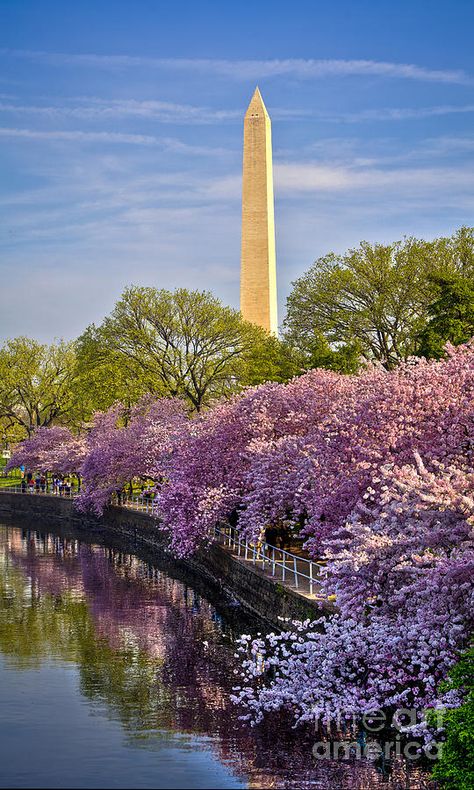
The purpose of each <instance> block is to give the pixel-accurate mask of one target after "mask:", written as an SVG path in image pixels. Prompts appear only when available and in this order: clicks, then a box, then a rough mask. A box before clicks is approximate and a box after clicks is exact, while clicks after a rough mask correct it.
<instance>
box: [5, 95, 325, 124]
mask: <svg viewBox="0 0 474 790" xmlns="http://www.w3.org/2000/svg"><path fill="white" fill-rule="evenodd" d="M5 99H9V101H5ZM12 99H13V101H12ZM14 99H15V97H13V96H8V95H2V94H0V112H4V113H9V114H13V115H37V116H42V117H45V118H61V117H64V118H80V119H83V120H92V121H93V120H108V119H109V118H143V119H152V120H156V121H160V123H172V124H186V125H190V124H191V125H192V124H204V125H205V124H215V123H223V122H238V123H241V122H242V119H243V109H242V107H240V108H239V109H235V110H220V109H212V108H210V107H200V106H194V105H191V104H174V103H173V102H165V101H158V100H156V99H148V100H142V101H139V100H137V99H108V98H97V97H91V96H89V97H77V98H75V97H72V98H70V99H67V102H68V104H64V103H63V104H51V103H50V104H18V103H17V102H15V101H14ZM50 101H51V99H50ZM53 101H54V100H53ZM63 101H64V100H63ZM270 111H271V116H272V118H273V120H278V121H286V120H294V119H297V118H309V117H311V116H313V115H315V113H313V112H312V111H311V110H307V109H306V110H300V109H293V108H285V107H271V108H270ZM318 116H319V114H318Z"/></svg>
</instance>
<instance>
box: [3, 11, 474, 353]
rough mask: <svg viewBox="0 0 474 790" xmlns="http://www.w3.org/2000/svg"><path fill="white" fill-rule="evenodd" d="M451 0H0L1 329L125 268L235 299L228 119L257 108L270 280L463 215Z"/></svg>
mask: <svg viewBox="0 0 474 790" xmlns="http://www.w3.org/2000/svg"><path fill="white" fill-rule="evenodd" d="M473 23H474V5H473V4H472V3H471V2H464V0H454V2H436V0H431V2H428V1H426V2H420V1H417V0H411V2H405V0H397V2H395V1H393V2H386V0H371V1H370V2H369V1H368V0H357V2H356V1H355V0H352V1H351V2H341V1H338V0H332V2H325V1H320V2H318V0H312V1H311V2H305V1H304V0H294V2H292V3H290V2H278V0H274V1H273V2H267V1H266V0H259V2H253V3H251V2H246V0H241V2H239V3H224V2H223V0H221V1H220V2H199V0H195V2H179V0H178V1H176V0H175V1H174V2H160V1H159V0H154V1H153V2H152V1H147V0H134V2H131V0H129V1H128V2H123V1H121V0H115V1H114V2H112V1H111V0H101V1H100V2H97V0H94V2H89V1H88V0H81V1H80V2H79V0H76V2H71V0H54V1H53V0H49V1H48V0H0V115H1V117H0V172H1V178H0V204H1V206H0V212H1V213H0V216H1V225H0V276H1V280H0V337H11V336H15V335H18V334H27V335H30V336H33V337H37V338H39V339H41V340H51V339H52V338H53V337H67V338H71V337H74V336H76V335H77V334H79V333H80V332H81V330H82V329H83V328H84V327H85V326H86V325H87V324H88V323H90V322H92V321H95V322H99V321H100V320H101V318H102V317H103V316H104V315H105V314H107V313H108V312H109V311H110V310H111V308H112V307H113V304H114V302H115V300H116V299H117V298H118V296H119V295H120V293H121V291H122V290H123V288H124V286H125V285H127V284H131V283H136V284H144V285H153V286H156V287H160V288H161V287H164V288H174V287H179V286H185V287H194V288H203V289H204V288H205V289H210V290H212V291H214V293H216V294H217V295H218V296H219V297H220V298H221V299H222V300H223V301H224V302H226V303H228V304H231V305H233V306H236V307H237V306H238V284H239V256H240V178H241V146H242V118H243V114H244V112H245V109H246V106H247V104H248V102H249V100H250V97H251V94H252V92H253V90H254V88H255V85H256V84H257V83H258V85H259V86H260V89H261V91H262V94H263V97H264V100H265V102H266V104H267V107H268V110H269V112H270V115H271V117H272V121H273V144H274V165H275V211H276V223H277V265H278V284H279V296H280V304H281V315H283V310H284V303H285V299H286V296H287V295H288V292H289V290H290V287H291V281H292V280H294V279H295V278H296V277H298V276H299V275H300V274H302V273H303V272H304V271H305V270H306V269H307V268H308V267H309V266H310V265H311V263H312V261H313V260H314V259H315V258H317V257H318V256H320V255H323V254H325V253H327V252H328V251H330V250H335V251H344V250H345V249H347V248H348V247H350V246H354V245H356V244H357V243H358V242H359V241H360V240H362V239H367V240H369V241H392V240H395V239H397V238H401V237H402V236H403V235H416V236H419V237H425V238H431V237H434V236H438V235H443V234H450V233H452V232H453V231H454V230H455V229H456V228H458V227H459V226H461V225H463V224H468V225H472V224H474V219H473V218H474V134H473V132H472V124H473V120H474V62H473V60H474V49H473V47H472V29H473Z"/></svg>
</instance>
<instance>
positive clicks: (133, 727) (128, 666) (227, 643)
mask: <svg viewBox="0 0 474 790" xmlns="http://www.w3.org/2000/svg"><path fill="white" fill-rule="evenodd" d="M246 629H248V622H247V623H244V624H243V623H241V622H235V623H234V624H233V623H232V619H231V618H229V617H228V616H227V614H226V615H224V616H222V614H220V613H219V610H218V609H216V607H215V606H213V605H212V604H211V603H210V602H209V600H207V599H205V598H203V597H202V596H201V595H200V594H199V593H198V592H196V591H195V590H193V589H191V588H190V587H187V586H186V585H185V584H183V583H182V582H180V581H178V580H176V579H174V578H172V577H171V576H170V575H169V574H168V573H166V572H164V571H163V570H160V568H159V567H155V566H151V565H148V564H147V563H145V562H144V561H142V560H140V559H138V558H137V557H136V556H133V555H130V554H125V553H122V552H120V551H117V550H112V549H109V548H104V547H103V546H98V545H91V544H89V543H87V542H80V541H78V540H75V539H71V538H70V537H64V536H61V535H59V534H55V533H53V532H48V531H41V532H38V531H35V530H25V529H21V528H19V527H11V526H9V527H7V526H0V653H1V655H2V656H3V660H2V663H3V670H0V682H1V684H2V685H1V686H0V690H1V689H2V688H3V687H4V686H5V688H10V689H12V688H13V689H16V688H18V689H22V690H23V696H24V695H25V693H26V692H25V689H28V694H29V695H31V697H32V699H31V700H30V702H31V705H32V711H33V710H34V706H35V693H36V692H35V688H38V705H39V704H40V694H39V686H38V683H39V682H40V679H41V683H42V684H44V683H51V684H52V685H51V689H48V694H47V697H46V702H44V700H43V697H41V704H42V705H43V704H44V705H45V706H46V716H49V717H51V719H52V720H53V719H55V717H58V716H59V712H58V706H59V705H60V704H61V701H60V699H59V696H60V698H61V699H63V698H64V694H66V700H68V701H66V703H65V708H66V714H65V715H66V720H67V716H68V715H69V718H70V723H71V727H72V724H73V716H74V717H75V718H74V724H75V726H76V725H77V722H78V721H79V720H80V721H81V722H82V719H81V715H82V714H83V712H84V711H83V707H84V705H87V706H88V707H87V714H88V718H86V719H85V720H84V722H85V723H84V724H83V725H81V726H82V729H81V730H80V731H79V732H80V734H79V735H77V733H76V734H75V736H74V738H75V739H74V744H73V746H74V753H75V755H77V757H78V765H79V767H77V765H76V766H75V767H74V771H75V772H76V773H75V774H74V775H72V773H73V769H72V767H71V769H70V770H71V773H70V774H69V775H68V776H64V775H62V774H61V771H62V769H61V767H60V765H59V764H58V761H56V762H55V761H54V759H53V760H52V761H51V763H48V764H46V767H45V768H44V771H46V774H44V776H45V777H46V781H47V783H48V786H51V787H53V786H58V787H59V786H63V787H67V786H75V787H78V786H80V787H97V786H101V784H102V786H111V787H122V786H128V784H129V782H130V779H129V777H127V775H126V769H127V767H129V766H132V767H133V770H134V773H133V783H134V786H137V787H179V786H182V787H208V786H210V783H212V782H214V784H213V785H212V786H215V787H220V786H227V787H242V786H249V787H262V788H267V787H268V788H270V787H281V788H287V787H288V788H300V787H315V788H325V789H326V788H328V789H329V790H332V788H334V789H335V788H359V789H360V790H363V788H377V787H386V788H388V790H394V789H395V788H397V789H398V788H400V789H401V788H422V787H428V782H427V780H426V778H424V777H423V774H421V773H420V772H417V771H415V770H414V771H411V772H410V773H409V774H407V770H406V767H405V765H404V764H403V763H402V764H400V765H396V766H395V767H394V768H393V769H392V771H391V773H390V775H388V776H387V775H386V776H382V775H381V773H380V772H378V771H376V769H375V768H374V767H373V766H372V765H371V764H370V763H367V762H364V761H357V762H344V761H338V762H336V761H329V760H328V761H319V762H317V763H316V762H315V760H314V758H313V757H312V755H311V747H312V743H313V742H314V740H315V739H314V737H311V734H310V733H306V734H303V733H301V732H294V731H292V732H286V731H284V729H283V725H282V724H281V722H279V721H277V722H272V723H271V725H270V724H266V725H265V726H264V727H258V728H254V729H250V728H249V727H248V726H247V725H245V724H244V723H243V722H240V721H239V720H238V711H237V710H236V709H235V708H234V707H233V706H232V704H231V703H230V702H229V692H230V690H231V688H232V685H233V684H234V681H235V675H234V670H236V669H237V661H236V659H235V658H234V648H233V640H234V638H235V636H236V635H237V634H239V633H240V632H241V631H242V630H246ZM64 668H67V669H73V670H74V671H75V672H76V673H77V675H78V681H79V689H77V688H75V687H73V686H72V685H71V684H69V685H67V682H65V681H64V678H63V675H58V674H55V673H59V670H60V669H61V670H64ZM39 670H41V673H42V674H40V675H38V678H37V679H36V676H34V677H33V682H31V683H30V682H29V680H28V678H30V673H32V672H36V673H38V671H39ZM46 670H48V672H46ZM51 671H52V675H51ZM48 673H49V674H48ZM67 677H69V676H67ZM51 678H52V679H51ZM60 678H61V679H60ZM30 679H31V678H30ZM35 682H36V686H35ZM59 683H61V689H60V692H61V693H60V695H59V688H58V684H59ZM55 684H56V685H55ZM41 691H42V692H44V691H45V689H44V685H43V686H42V687H41ZM19 694H20V691H18V694H16V692H15V693H13V692H12V693H11V695H10V696H8V699H7V706H8V705H10V706H11V708H12V709H14V710H17V709H18V705H19V700H20V697H19ZM78 699H79V702H80V705H81V706H82V707H81V708H80V711H79V713H74V714H73V712H72V711H73V709H74V710H75V708H74V706H75V705H76V704H77V702H78ZM20 701H21V700H20ZM2 702H5V701H4V700H2ZM68 705H70V706H71V707H70V713H69V714H68V708H67V706H68ZM14 706H16V708H14ZM3 707H4V708H5V705H3ZM8 713H9V712H8V710H7V711H6V715H5V722H8ZM11 713H12V716H11V722H14V720H15V718H14V714H13V710H12V711H11ZM29 715H30V714H29V713H28V716H29ZM33 715H34V714H33V713H31V716H33ZM61 715H62V714H61ZM1 726H2V731H1V735H2V741H3V739H4V738H5V737H7V736H8V737H9V738H10V741H12V742H13V741H14V740H15V739H14V735H13V734H12V728H13V730H14V727H13V725H11V726H10V728H9V724H8V723H5V724H2V725H1ZM26 726H27V722H26V723H25V721H24V720H23V721H22V722H21V726H20V727H19V730H18V738H17V740H18V739H19V738H20V737H21V738H22V739H23V738H24V730H25V728H26ZM114 726H115V727H118V729H119V733H121V738H122V740H121V742H120V743H119V744H118V745H117V743H116V742H115V741H114V746H113V748H112V746H111V745H110V738H111V737H112V735H111V732H112V734H114V733H115V730H113V727H114ZM22 728H23V730H22ZM115 735H116V734H115ZM115 735H114V737H115ZM124 736H125V740H124V739H123V738H124ZM71 737H72V736H71ZM91 738H92V740H93V743H94V748H97V749H98V752H99V757H98V761H99V762H100V760H101V756H102V758H103V759H102V761H103V762H105V763H106V764H107V771H106V774H105V777H106V778H105V779H103V780H101V779H100V776H99V774H98V768H97V763H96V764H95V765H94V766H93V768H90V767H89V763H88V759H87V758H88V757H90V752H91V750H93V748H92V747H91V744H90V740H91ZM42 739H43V730H42V729H41V730H40V731H39V732H38V731H36V732H35V736H34V739H33V743H32V744H30V745H29V747H28V748H29V749H30V750H31V749H33V752H31V751H30V756H31V767H30V769H29V770H26V769H25V766H24V763H22V767H21V770H20V768H19V766H18V765H17V764H15V760H14V759H13V757H12V756H11V754H15V753H16V752H15V748H14V747H15V743H12V748H13V752H12V753H9V754H7V757H6V759H5V757H4V755H0V756H1V758H2V762H1V767H0V783H1V786H2V787H6V786H9V785H10V783H13V784H14V786H17V787H21V786H23V787H26V786H35V782H39V781H40V778H39V777H38V772H37V766H36V765H35V760H36V756H35V750H37V751H38V753H40V752H41V750H42V746H43V743H42ZM170 749H171V751H170ZM81 751H82V752H83V754H82V760H81ZM145 755H146V757H145ZM39 759H40V758H39V757H38V760H39ZM48 766H50V767H48ZM54 766H55V769H54ZM9 771H10V773H8V772H9ZM48 771H50V775H49V776H48V775H47V774H48ZM78 771H79V773H80V775H77V772H78ZM55 782H57V784H55ZM36 786H41V785H38V784H36ZM43 786H44V785H43Z"/></svg>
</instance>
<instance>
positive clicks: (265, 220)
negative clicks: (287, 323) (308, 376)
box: [240, 88, 278, 335]
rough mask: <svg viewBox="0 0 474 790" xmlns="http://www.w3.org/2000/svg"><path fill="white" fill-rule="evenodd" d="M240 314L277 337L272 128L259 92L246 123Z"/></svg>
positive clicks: (255, 95)
mask: <svg viewBox="0 0 474 790" xmlns="http://www.w3.org/2000/svg"><path fill="white" fill-rule="evenodd" d="M240 311H241V313H242V317H243V318H244V319H245V320H246V321H251V322H252V323H253V324H258V326H261V327H263V328H264V329H265V330H266V331H267V332H270V333H272V334H275V335H276V334H277V332H278V317H277V287H276V256H275V219H274V210H273V164H272V128H271V122H270V117H269V115H268V112H267V110H266V107H265V105H264V103H263V99H262V97H261V95H260V91H259V89H258V88H257V89H256V90H255V93H254V95H253V96H252V100H251V102H250V104H249V107H248V110H247V112H246V113H245V119H244V161H243V183H242V256H241V274H240Z"/></svg>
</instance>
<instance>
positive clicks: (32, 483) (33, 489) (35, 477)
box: [20, 471, 73, 496]
mask: <svg viewBox="0 0 474 790" xmlns="http://www.w3.org/2000/svg"><path fill="white" fill-rule="evenodd" d="M20 486H21V492H22V494H26V493H29V494H45V493H52V494H55V495H57V496H70V495H71V492H72V488H73V486H72V481H71V479H70V478H69V477H64V476H61V475H54V476H53V477H52V478H51V480H50V481H49V480H48V478H47V476H46V475H45V474H39V473H34V472H23V471H22V473H21V484H20Z"/></svg>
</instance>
